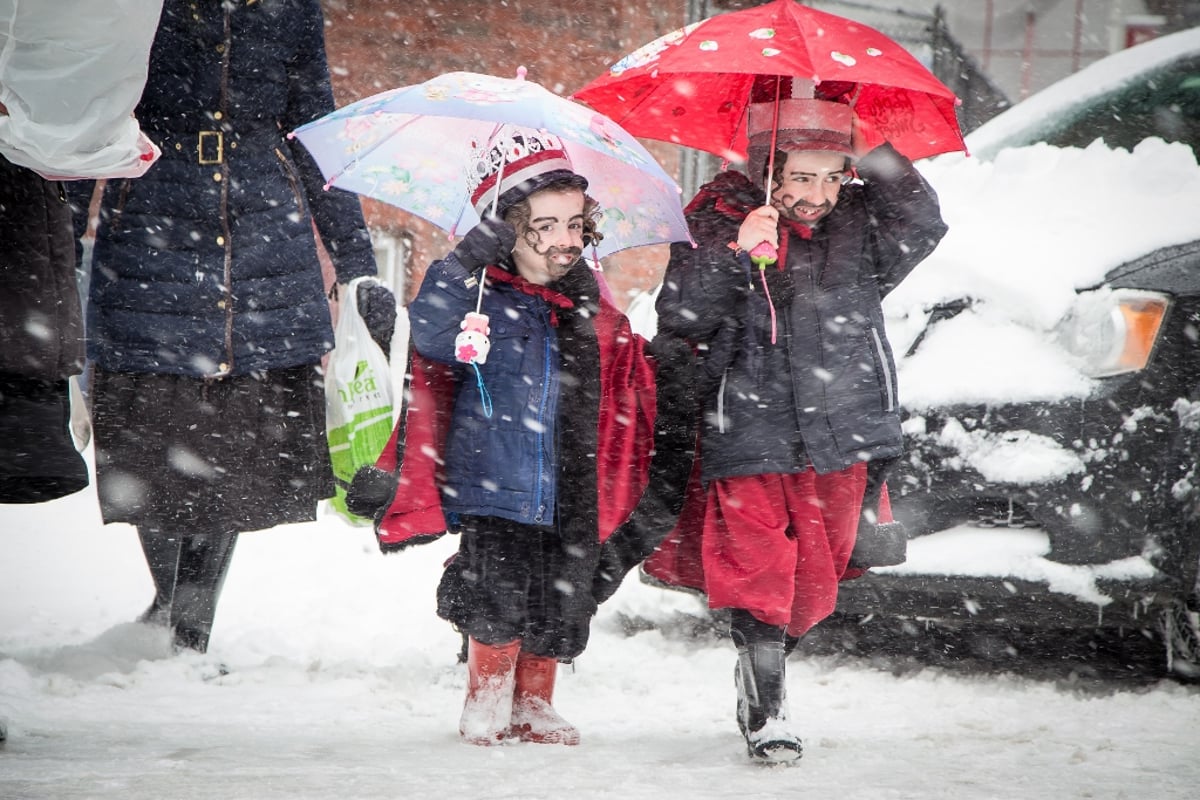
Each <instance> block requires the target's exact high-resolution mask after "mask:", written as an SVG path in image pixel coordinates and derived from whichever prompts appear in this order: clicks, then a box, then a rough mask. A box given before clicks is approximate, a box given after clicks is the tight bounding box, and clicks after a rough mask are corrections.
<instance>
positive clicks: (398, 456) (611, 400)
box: [375, 301, 657, 552]
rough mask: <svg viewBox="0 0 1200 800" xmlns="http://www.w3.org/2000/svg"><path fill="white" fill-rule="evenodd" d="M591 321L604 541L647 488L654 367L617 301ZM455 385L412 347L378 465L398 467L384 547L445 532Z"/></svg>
mask: <svg viewBox="0 0 1200 800" xmlns="http://www.w3.org/2000/svg"><path fill="white" fill-rule="evenodd" d="M593 324H594V326H595V329H596V338H597V341H598V342H599V345H600V368H601V392H602V394H601V397H602V401H601V403H600V415H599V419H598V421H597V424H598V447H599V452H598V453H597V459H598V460H597V472H598V478H599V487H598V488H599V491H598V503H599V509H598V510H599V530H598V531H597V537H598V541H600V542H603V541H604V540H605V539H607V538H608V537H609V535H611V534H612V532H613V531H614V530H615V529H616V528H617V526H618V525H620V524H621V523H622V522H624V521H625V520H626V519H627V518H628V517H629V515H630V513H631V512H632V511H633V509H634V507H635V506H636V505H637V503H638V500H639V499H640V498H641V496H642V492H643V491H644V489H645V488H646V483H647V479H648V475H649V470H650V455H651V448H652V446H653V443H654V419H655V414H656V412H657V403H656V395H655V369H656V368H655V365H654V363H653V360H652V359H648V358H646V356H645V352H644V348H645V340H644V339H642V338H641V337H639V336H635V335H634V334H633V332H632V329H631V328H630V326H629V320H628V319H626V317H625V315H624V314H622V313H621V312H620V311H619V310H617V309H616V308H615V307H614V306H612V305H611V304H609V303H608V302H606V301H601V303H600V313H599V314H598V315H597V316H596V317H595V318H594V319H593ZM410 350H411V348H410ZM457 388H458V387H457V382H456V378H455V374H454V369H453V368H452V367H450V366H447V365H445V364H439V363H436V362H433V361H430V360H428V359H425V358H422V357H420V356H419V355H418V354H417V353H416V352H415V350H411V352H410V363H409V376H408V387H407V391H406V392H405V407H404V409H403V411H402V413H401V416H400V420H399V422H398V423H397V424H396V427H395V429H394V430H393V431H392V438H391V440H390V441H389V442H388V444H387V446H386V447H384V449H383V453H382V454H381V455H380V457H379V459H378V461H376V464H375V466H376V467H378V468H379V469H382V470H385V471H387V472H391V473H396V472H398V473H399V485H398V487H397V489H396V494H395V496H394V497H393V498H392V502H391V504H390V505H389V506H388V509H387V511H386V512H385V513H384V515H383V518H382V520H381V521H380V522H379V524H378V525H377V526H376V535H377V537H378V539H379V546H380V548H381V549H382V550H384V551H385V552H388V551H392V550H397V549H401V548H403V547H406V546H408V545H411V544H418V543H421V542H426V541H432V540H434V539H437V538H438V537H440V536H442V535H443V534H444V533H446V528H447V525H446V517H445V515H444V513H443V511H442V505H441V492H440V487H441V485H442V482H443V478H444V476H443V474H442V472H441V463H440V462H441V453H442V451H443V446H444V444H445V440H446V434H447V431H448V429H449V425H450V417H451V413H452V409H453V407H454V402H453V398H454V395H455V392H456V391H457Z"/></svg>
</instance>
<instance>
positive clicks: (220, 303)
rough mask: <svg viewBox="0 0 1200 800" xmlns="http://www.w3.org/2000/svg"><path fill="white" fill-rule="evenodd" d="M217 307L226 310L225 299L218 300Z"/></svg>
mask: <svg viewBox="0 0 1200 800" xmlns="http://www.w3.org/2000/svg"><path fill="white" fill-rule="evenodd" d="M217 308H219V309H221V310H222V311H224V310H225V301H224V300H218V301H217Z"/></svg>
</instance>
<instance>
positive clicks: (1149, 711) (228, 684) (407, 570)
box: [0, 490, 1200, 800]
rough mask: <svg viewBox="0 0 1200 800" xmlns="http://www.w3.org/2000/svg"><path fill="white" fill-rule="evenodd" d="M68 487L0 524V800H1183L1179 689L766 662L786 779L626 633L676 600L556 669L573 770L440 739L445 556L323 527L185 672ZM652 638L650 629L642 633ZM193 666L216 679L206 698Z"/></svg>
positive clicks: (665, 655) (458, 695)
mask: <svg viewBox="0 0 1200 800" xmlns="http://www.w3.org/2000/svg"><path fill="white" fill-rule="evenodd" d="M95 509H96V500H95V496H94V494H93V493H92V491H91V490H88V491H84V492H81V493H79V494H77V495H75V496H72V497H68V498H64V499H62V500H59V501H55V502H53V503H48V504H44V505H40V506H28V507H21V506H0V530H2V531H3V534H2V535H3V545H2V549H0V717H3V718H6V719H7V721H8V728H9V737H8V742H7V744H6V745H5V746H4V747H3V748H2V749H0V797H3V798H6V799H8V798H11V799H12V800H18V799H21V800H24V798H54V799H55V800H72V799H73V798H121V799H122V800H141V799H142V798H146V799H147V800H148V799H149V798H154V800H159V799H160V798H189V799H197V798H224V799H226V800H232V799H233V798H255V799H258V798H275V797H278V798H328V797H330V796H338V797H343V798H347V799H349V798H384V797H388V798H391V797H398V796H402V797H414V798H417V797H435V796H436V797H492V798H502V797H503V798H517V797H520V798H566V797H571V798H612V800H638V799H639V798H655V799H656V800H657V798H661V797H663V796H669V797H691V798H726V797H728V798H735V797H736V798H745V797H763V798H769V797H784V796H794V795H798V794H800V793H804V794H806V795H809V796H813V797H829V796H843V797H846V796H849V797H870V798H881V799H886V798H923V799H929V798H954V800H972V799H974V798H978V799H979V800H984V799H985V798H988V799H990V798H999V797H1014V798H1024V799H1026V800H1033V799H1034V798H1055V799H1056V800H1057V799H1058V798H1113V799H1114V800H1115V799H1116V798H1122V799H1123V800H1124V799H1128V800H1133V799H1134V798H1139V799H1140V798H1151V797H1153V798H1191V797H1194V796H1195V787H1196V786H1197V785H1200V762H1197V760H1196V758H1195V751H1196V746H1197V744H1200V734H1198V733H1197V729H1198V726H1197V720H1200V690H1197V689H1196V688H1194V687H1186V686H1181V685H1178V684H1175V683H1171V682H1166V681H1164V682H1161V683H1158V684H1154V685H1152V686H1149V687H1145V686H1143V687H1140V688H1129V689H1123V688H1120V687H1115V688H1112V689H1111V690H1109V691H1105V692H1099V693H1097V692H1087V693H1081V692H1076V691H1071V690H1067V689H1063V688H1061V687H1057V686H1056V685H1054V684H1049V683H1046V682H1038V681H1033V680H1028V679H1022V678H1019V677H1014V676H1010V675H1000V676H996V675H991V676H964V675H952V674H947V673H945V672H941V671H938V670H934V669H926V670H919V671H915V672H909V673H906V674H903V675H899V676H897V675H893V674H892V673H891V672H888V671H884V670H877V669H873V668H872V667H871V666H870V665H868V664H867V663H865V662H864V663H861V664H858V663H856V662H849V663H847V662H845V661H844V660H841V659H839V660H837V661H836V662H835V661H834V660H832V659H828V658H816V657H811V658H798V659H793V660H792V662H791V663H790V665H789V666H790V671H789V675H788V679H789V687H788V690H789V697H790V703H791V707H792V712H793V716H794V717H795V719H796V720H797V724H798V726H799V728H800V730H801V731H802V732H803V734H804V735H805V737H806V748H807V749H806V753H805V757H804V760H803V762H802V764H801V766H799V767H798V768H786V767H782V768H771V767H759V766H755V765H752V764H750V763H749V762H748V761H747V759H746V758H745V756H744V752H743V747H742V743H741V739H740V736H739V734H738V731H737V727H736V725H735V724H734V721H733V705H734V693H733V681H732V672H733V650H732V647H731V646H730V645H729V644H728V643H727V642H722V641H717V640H714V639H711V638H707V637H702V638H699V639H691V638H686V637H681V636H672V635H664V633H663V632H662V631H661V630H652V631H645V632H640V633H636V634H634V635H632V636H630V635H626V633H625V632H624V630H623V629H622V626H621V615H622V614H624V615H630V616H640V617H646V618H650V619H658V620H662V621H664V622H669V621H670V620H671V618H672V616H673V615H675V614H678V613H690V614H694V613H697V611H698V607H697V605H696V604H697V602H698V601H697V600H695V599H694V598H692V597H690V596H688V595H683V594H679V593H673V592H663V591H660V590H657V589H653V588H651V587H648V586H645V585H643V584H641V583H639V582H638V581H637V580H629V581H626V583H625V585H623V586H622V588H621V590H620V591H619V592H618V594H617V595H616V596H615V597H614V598H613V599H612V600H611V601H610V602H609V603H607V604H606V605H605V606H603V607H602V608H601V611H600V614H599V616H598V617H597V620H596V623H595V626H594V633H593V638H592V644H591V646H590V647H589V648H588V650H587V651H586V652H585V653H584V655H583V656H582V657H581V658H580V659H579V660H578V662H577V664H576V665H575V668H574V670H573V671H572V670H571V669H570V668H563V670H562V673H561V677H560V681H559V689H558V698H557V705H558V706H559V708H560V710H561V711H562V712H563V714H564V715H565V716H567V717H568V719H570V720H572V721H573V722H575V723H576V724H577V725H578V726H579V727H580V729H581V731H582V734H583V742H582V744H581V745H580V746H578V747H575V748H564V747H555V746H539V745H513V746H503V747H496V748H476V747H472V746H469V745H465V744H462V743H460V742H459V741H458V739H457V734H456V728H457V722H458V714H459V711H460V710H461V703H462V697H463V694H464V681H465V671H464V668H463V667H462V666H460V665H458V664H457V663H456V659H455V656H456V653H457V649H458V645H459V640H458V637H457V635H456V634H455V633H454V632H453V631H452V630H451V629H450V628H449V626H447V625H446V624H445V623H443V622H442V621H440V620H438V619H437V618H436V616H435V614H434V602H433V593H434V586H435V584H436V581H437V577H438V574H439V571H440V565H441V562H442V560H443V559H444V558H445V557H446V556H447V555H448V553H449V552H450V551H451V549H452V548H453V546H454V542H453V541H452V540H450V539H445V540H442V541H440V542H437V543H434V544H432V545H428V546H426V547H424V548H423V549H417V550H413V551H409V552H404V553H400V554H395V555H390V556H383V555H381V554H380V553H379V552H378V550H377V549H376V548H375V544H374V539H373V537H372V535H371V532H370V530H369V529H365V528H357V527H351V526H349V525H347V524H346V523H344V522H342V521H341V520H340V519H339V518H337V517H334V516H332V515H331V516H325V517H322V519H321V520H319V521H318V522H316V523H312V524H308V525H299V526H292V527H283V528H277V529H274V530H270V531H263V532H259V533H252V534H247V535H245V536H243V537H242V539H241V541H240V542H239V544H238V551H237V554H236V557H235V558H234V561H233V566H232V568H231V570H230V574H229V579H228V582H227V584H226V590H225V596H224V599H223V601H222V604H221V607H220V612H219V615H218V619H217V627H216V631H215V633H214V638H213V644H212V648H211V650H210V652H209V654H208V655H206V656H197V655H183V656H174V657H171V656H169V655H168V653H167V646H166V642H165V640H163V639H161V638H159V637H158V636H156V635H155V633H154V632H153V631H152V630H150V629H147V628H145V627H143V626H140V625H137V624H134V623H132V622H131V620H132V619H134V617H136V616H137V614H138V613H139V612H140V611H141V610H142V609H143V608H144V607H145V605H146V604H147V603H148V602H149V599H150V594H151V584H150V578H149V575H148V574H147V572H146V568H145V565H144V563H143V561H142V557H141V553H140V550H139V548H138V544H137V539H136V535H135V533H134V531H133V529H132V528H130V527H127V526H108V527H104V526H102V525H101V524H100V522H99V519H98V515H97V512H96V510H95ZM665 627H669V625H668V626H665ZM218 665H224V666H225V667H226V668H227V669H228V674H224V675H221V674H219V672H218Z"/></svg>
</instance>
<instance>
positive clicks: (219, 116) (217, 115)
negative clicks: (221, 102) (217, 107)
mask: <svg viewBox="0 0 1200 800" xmlns="http://www.w3.org/2000/svg"><path fill="white" fill-rule="evenodd" d="M224 118H225V115H224V114H222V113H221V112H220V111H214V112H213V119H224Z"/></svg>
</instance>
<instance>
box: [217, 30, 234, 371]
mask: <svg viewBox="0 0 1200 800" xmlns="http://www.w3.org/2000/svg"><path fill="white" fill-rule="evenodd" d="M229 13H230V10H229V8H228V7H226V9H225V41H224V45H225V52H224V53H223V54H222V58H221V95H220V100H219V101H218V102H219V107H220V111H221V119H223V120H229V121H230V122H232V120H230V119H229V53H230V51H231V50H232V49H233V27H232V23H231V21H230V18H229ZM221 232H222V233H223V234H224V238H225V258H224V270H223V275H222V285H221V288H222V291H223V292H224V297H223V298H222V300H223V301H224V303H225V305H224V311H225V363H224V364H222V365H219V366H220V367H223V369H220V371H219V373H218V375H222V376H223V375H229V374H231V373H232V372H233V232H232V230H231V229H230V225H229V162H228V161H227V160H225V159H224V158H222V159H221Z"/></svg>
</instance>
